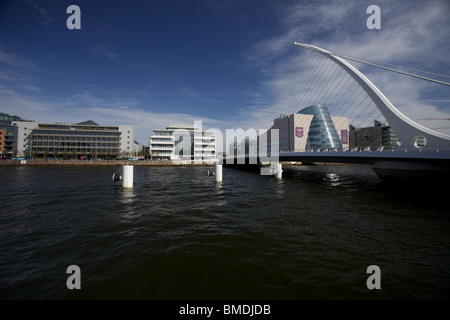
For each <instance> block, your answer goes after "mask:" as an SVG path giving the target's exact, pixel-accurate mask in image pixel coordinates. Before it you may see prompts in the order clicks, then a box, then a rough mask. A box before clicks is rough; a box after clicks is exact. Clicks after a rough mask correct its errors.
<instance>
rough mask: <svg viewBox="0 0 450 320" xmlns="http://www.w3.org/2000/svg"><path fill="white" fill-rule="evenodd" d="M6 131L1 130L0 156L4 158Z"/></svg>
mask: <svg viewBox="0 0 450 320" xmlns="http://www.w3.org/2000/svg"><path fill="white" fill-rule="evenodd" d="M5 139H6V130H4V129H0V156H1V157H3V153H4V152H5Z"/></svg>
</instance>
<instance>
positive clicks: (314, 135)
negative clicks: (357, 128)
mask: <svg viewBox="0 0 450 320" xmlns="http://www.w3.org/2000/svg"><path fill="white" fill-rule="evenodd" d="M297 114H308V115H313V116H314V117H313V119H312V121H311V125H310V126H309V132H308V140H307V142H306V150H307V151H310V150H315V151H318V150H326V149H335V150H342V144H341V141H340V140H339V135H338V133H337V131H336V127H335V126H334V123H333V120H332V119H331V115H330V111H328V108H327V107H326V106H322V105H313V106H309V107H306V108H304V109H302V110H300V111H299V112H297Z"/></svg>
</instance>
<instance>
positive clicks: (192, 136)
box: [149, 124, 216, 162]
mask: <svg viewBox="0 0 450 320" xmlns="http://www.w3.org/2000/svg"><path fill="white" fill-rule="evenodd" d="M149 152H150V156H151V158H152V159H158V160H194V161H195V162H203V161H205V160H212V159H215V157H216V139H215V137H214V135H213V133H212V132H208V131H206V132H205V131H201V130H200V129H199V128H197V127H196V126H193V125H188V124H172V125H169V126H167V127H166V129H154V130H153V135H152V136H150V139H149Z"/></svg>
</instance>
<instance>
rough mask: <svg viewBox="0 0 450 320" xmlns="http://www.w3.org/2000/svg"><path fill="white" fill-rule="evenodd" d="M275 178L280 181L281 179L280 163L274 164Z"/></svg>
mask: <svg viewBox="0 0 450 320" xmlns="http://www.w3.org/2000/svg"><path fill="white" fill-rule="evenodd" d="M275 176H276V177H277V179H281V178H282V177H283V166H282V165H281V163H277V164H276V172H275Z"/></svg>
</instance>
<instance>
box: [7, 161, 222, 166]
mask: <svg viewBox="0 0 450 320" xmlns="http://www.w3.org/2000/svg"><path fill="white" fill-rule="evenodd" d="M126 164H129V165H133V166H136V167H145V166H157V167H172V166H190V167H212V166H213V165H214V163H205V162H203V163H194V162H193V161H154V160H138V161H127V160H1V161H0V166H33V167H46V166H67V167H70V166H86V167H88V166H98V167H101V166H123V165H126Z"/></svg>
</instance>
